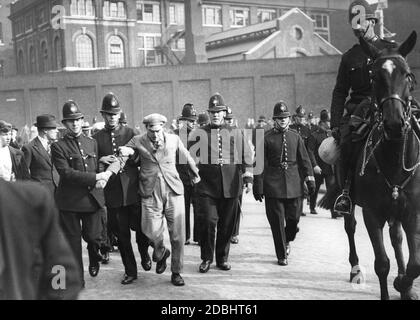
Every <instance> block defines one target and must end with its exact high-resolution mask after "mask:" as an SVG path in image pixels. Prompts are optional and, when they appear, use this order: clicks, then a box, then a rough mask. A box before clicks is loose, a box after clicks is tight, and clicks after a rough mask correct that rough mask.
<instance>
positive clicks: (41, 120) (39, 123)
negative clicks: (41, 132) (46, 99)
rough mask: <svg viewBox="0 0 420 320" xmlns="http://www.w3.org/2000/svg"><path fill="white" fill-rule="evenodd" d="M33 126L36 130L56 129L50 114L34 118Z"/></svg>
mask: <svg viewBox="0 0 420 320" xmlns="http://www.w3.org/2000/svg"><path fill="white" fill-rule="evenodd" d="M34 126H35V127H37V128H54V129H55V128H57V127H58V124H57V122H56V121H55V117H54V116H53V115H52V114H41V115H39V116H37V117H36V122H35V123H34Z"/></svg>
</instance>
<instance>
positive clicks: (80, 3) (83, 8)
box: [70, 0, 95, 17]
mask: <svg viewBox="0 0 420 320" xmlns="http://www.w3.org/2000/svg"><path fill="white" fill-rule="evenodd" d="M70 13H71V15H72V16H86V17H93V16H95V11H94V8H93V2H92V0H71V4H70Z"/></svg>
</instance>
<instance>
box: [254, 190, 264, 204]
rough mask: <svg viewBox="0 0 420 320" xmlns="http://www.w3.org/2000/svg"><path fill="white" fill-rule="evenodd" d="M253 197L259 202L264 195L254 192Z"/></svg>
mask: <svg viewBox="0 0 420 320" xmlns="http://www.w3.org/2000/svg"><path fill="white" fill-rule="evenodd" d="M254 199H255V200H257V201H259V202H262V201H263V199H264V195H263V194H261V193H255V192H254Z"/></svg>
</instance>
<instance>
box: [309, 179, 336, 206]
mask: <svg viewBox="0 0 420 320" xmlns="http://www.w3.org/2000/svg"><path fill="white" fill-rule="evenodd" d="M324 180H325V186H326V188H327V190H329V189H330V188H331V187H332V186H333V185H334V183H335V178H334V175H324V174H316V175H315V192H314V193H313V194H312V195H311V197H310V205H309V206H310V208H311V210H315V207H316V200H317V198H318V193H319V188H320V187H321V185H322V184H323V183H324Z"/></svg>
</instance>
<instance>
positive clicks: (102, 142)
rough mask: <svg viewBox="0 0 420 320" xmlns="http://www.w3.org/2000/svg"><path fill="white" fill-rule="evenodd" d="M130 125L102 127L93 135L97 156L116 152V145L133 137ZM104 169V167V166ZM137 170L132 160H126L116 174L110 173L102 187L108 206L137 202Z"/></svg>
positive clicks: (124, 142)
mask: <svg viewBox="0 0 420 320" xmlns="http://www.w3.org/2000/svg"><path fill="white" fill-rule="evenodd" d="M134 135H135V134H134V130H133V129H132V128H130V127H124V126H119V127H117V128H115V129H113V130H112V129H108V128H104V129H102V130H100V131H98V132H97V133H96V134H94V135H93V138H94V139H95V140H96V141H97V142H98V158H99V159H101V158H102V157H103V156H108V155H115V156H117V154H118V147H120V146H124V145H125V144H126V143H128V142H129V141H130V140H131V139H132V138H133V137H134ZM105 169H106V168H105ZM138 187H139V172H138V168H137V166H136V165H135V164H134V163H133V161H130V160H129V161H127V162H126V164H125V166H124V168H122V170H120V172H119V173H118V174H117V175H112V176H111V178H110V179H109V180H108V183H107V185H106V187H105V189H104V193H105V204H106V206H107V207H108V208H119V207H125V206H128V205H132V204H136V203H138V202H139V200H140V199H139V194H138Z"/></svg>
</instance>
